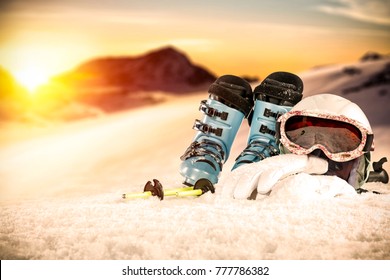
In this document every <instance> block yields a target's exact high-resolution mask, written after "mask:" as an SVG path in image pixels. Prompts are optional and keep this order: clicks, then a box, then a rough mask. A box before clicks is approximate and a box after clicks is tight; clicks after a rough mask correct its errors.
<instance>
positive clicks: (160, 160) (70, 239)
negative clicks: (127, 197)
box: [0, 70, 390, 259]
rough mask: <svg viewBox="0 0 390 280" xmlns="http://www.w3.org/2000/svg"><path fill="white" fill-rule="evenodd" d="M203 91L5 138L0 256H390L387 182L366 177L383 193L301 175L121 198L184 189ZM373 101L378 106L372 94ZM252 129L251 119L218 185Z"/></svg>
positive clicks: (386, 151) (386, 134) (309, 84)
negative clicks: (267, 192)
mask: <svg viewBox="0 0 390 280" xmlns="http://www.w3.org/2000/svg"><path fill="white" fill-rule="evenodd" d="M330 72H331V70H329V72H327V71H325V70H322V71H320V72H317V71H315V72H310V73H303V74H302V77H303V78H304V80H305V81H306V89H308V88H313V89H315V88H316V89H317V90H320V89H319V87H320V86H321V85H323V84H328V82H329V80H328V79H329V77H328V76H327V74H329V73H330ZM365 75H366V74H365ZM322 89H323V90H326V92H331V91H332V88H331V87H330V86H329V87H328V88H322ZM313 91H314V90H313ZM205 97H206V94H205V93H199V94H196V95H192V96H187V97H180V98H174V99H172V100H171V101H169V102H167V103H164V104H159V105H156V106H153V107H147V108H142V109H139V110H133V111H129V112H123V113H120V114H114V115H108V116H105V117H101V118H97V119H93V120H85V121H80V122H77V123H72V124H68V125H64V126H63V127H61V128H60V129H57V130H55V132H52V133H50V134H46V135H42V136H40V137H35V138H33V139H30V140H24V141H19V142H16V143H8V144H3V145H2V146H1V148H0V178H1V179H0V180H1V181H0V183H1V184H0V185H1V187H0V258H1V259H390V186H389V184H386V185H384V184H381V183H370V184H367V185H366V188H368V189H374V190H379V191H382V192H384V193H385V194H384V195H375V194H372V193H366V194H362V195H351V194H349V193H348V192H344V195H341V196H337V197H333V196H330V195H329V192H327V191H326V190H321V191H320V192H317V191H315V189H316V188H315V186H311V185H310V184H308V183H305V182H307V181H309V182H310V180H307V181H306V180H305V179H304V178H303V179H302V178H299V180H301V181H299V180H298V179H297V180H298V181H296V182H295V184H294V185H290V187H289V184H287V183H284V182H281V183H280V184H279V185H278V192H276V195H273V196H270V197H268V198H265V199H262V200H258V201H246V200H245V201H239V200H233V199H228V198H224V197H222V196H221V195H220V194H221V190H222V189H223V183H220V184H218V185H217V192H216V194H210V193H208V194H205V195H203V196H201V197H199V198H183V199H176V198H170V199H166V200H164V201H159V200H158V199H156V198H151V199H148V200H132V201H124V200H122V199H121V194H122V193H124V192H138V191H142V189H143V185H144V184H145V182H146V181H147V180H151V179H153V178H158V179H159V180H160V181H161V182H162V183H163V184H164V187H165V188H169V187H176V186H178V185H180V182H181V180H182V178H181V177H180V175H179V174H178V170H177V169H178V166H179V163H180V160H179V157H180V155H181V154H182V153H183V151H184V150H185V148H186V147H187V146H188V144H189V143H190V141H191V139H192V137H193V135H194V132H193V131H192V130H191V127H192V123H193V120H194V118H199V117H200V113H199V112H198V111H197V108H198V104H199V101H200V100H201V99H203V98H205ZM366 98H367V99H366V100H365V104H366V105H367V106H370V103H371V102H372V96H369V95H368V94H367V95H366ZM363 109H364V108H363ZM374 132H375V133H376V151H375V152H374V156H373V157H374V159H376V160H378V159H379V158H380V157H381V156H387V157H388V159H389V160H390V147H389V144H388V139H390V127H389V126H388V125H386V124H385V123H380V124H378V125H375V126H374ZM247 134H248V127H247V124H246V123H244V125H243V126H242V128H241V130H240V131H239V134H238V136H237V139H236V141H235V143H234V145H233V150H232V152H231V158H230V159H229V161H228V162H227V163H226V165H225V167H224V172H223V175H222V178H221V182H224V181H225V180H228V179H229V169H230V167H231V166H232V165H233V161H234V158H235V157H236V156H237V155H238V154H239V152H240V151H241V150H242V149H243V148H244V147H245V144H246V137H247ZM385 167H387V169H388V170H389V169H390V168H389V163H387V165H385ZM297 182H298V183H297ZM338 187H339V186H337V184H336V185H335V186H334V188H336V189H337V188H338ZM341 192H342V191H341ZM342 193H343V192H342Z"/></svg>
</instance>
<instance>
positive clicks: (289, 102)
mask: <svg viewBox="0 0 390 280" xmlns="http://www.w3.org/2000/svg"><path fill="white" fill-rule="evenodd" d="M302 91H303V82H302V80H301V79H300V78H299V77H298V76H296V75H294V74H291V73H288V72H275V73H272V74H270V75H269V76H268V77H267V78H265V79H264V81H263V82H262V83H261V84H260V85H259V86H257V87H256V88H255V90H254V92H253V95H254V97H255V105H254V110H253V115H251V116H250V117H248V119H249V124H250V126H251V128H250V132H249V137H248V145H247V147H246V148H245V149H244V151H243V152H242V153H241V154H240V155H239V156H238V157H237V159H236V162H235V164H234V166H233V168H232V170H234V169H236V168H237V167H239V166H241V165H243V164H247V163H253V162H258V161H260V160H262V159H264V158H267V157H271V156H274V155H278V154H279V152H280V151H279V147H278V144H277V143H276V139H275V125H276V120H277V119H278V118H279V116H281V115H283V114H284V113H286V112H288V111H290V110H291V108H292V107H293V106H294V105H295V104H297V103H298V102H299V101H300V100H301V99H302Z"/></svg>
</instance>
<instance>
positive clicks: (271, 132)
mask: <svg viewBox="0 0 390 280" xmlns="http://www.w3.org/2000/svg"><path fill="white" fill-rule="evenodd" d="M259 132H261V133H264V134H266V133H268V134H270V135H272V136H275V134H276V132H275V131H274V130H272V129H269V128H268V127H267V126H266V125H263V124H262V125H261V127H260V129H259Z"/></svg>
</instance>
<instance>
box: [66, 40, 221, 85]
mask: <svg viewBox="0 0 390 280" xmlns="http://www.w3.org/2000/svg"><path fill="white" fill-rule="evenodd" d="M65 76H68V78H69V77H72V76H73V77H85V78H82V79H77V80H73V81H72V79H70V83H71V84H73V85H76V86H82V87H83V88H85V87H90V88H91V87H99V86H103V87H107V86H109V87H119V88H123V89H126V91H128V92H134V91H167V92H176V93H180V92H189V91H195V90H199V89H201V88H202V89H204V88H207V87H208V86H209V85H210V84H211V83H212V82H213V81H215V79H216V77H215V76H214V75H213V74H211V73H210V72H209V71H208V70H207V69H205V68H203V67H201V66H199V65H195V64H193V63H192V62H191V61H190V59H189V58H188V57H187V55H186V54H185V53H184V52H181V51H179V50H177V49H176V48H175V47H173V46H165V47H163V48H160V49H156V50H152V51H150V52H148V53H146V54H144V55H140V56H120V57H103V58H96V59H92V60H90V61H88V62H86V63H83V64H81V65H80V66H79V67H77V68H76V70H74V71H73V72H71V73H68V75H65ZM64 80H65V79H64ZM67 80H68V81H69V79H67Z"/></svg>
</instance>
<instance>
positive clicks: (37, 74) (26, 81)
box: [15, 67, 49, 94]
mask: <svg viewBox="0 0 390 280" xmlns="http://www.w3.org/2000/svg"><path fill="white" fill-rule="evenodd" d="M15 77H16V79H17V81H18V82H19V83H20V84H21V85H22V86H24V87H25V88H26V89H27V90H28V91H29V92H30V93H31V94H33V93H35V92H36V90H37V88H38V87H39V86H41V85H44V84H45V83H47V82H48V80H49V76H48V74H47V73H45V72H44V71H43V70H41V69H37V68H33V67H30V68H25V69H23V70H20V71H17V72H16V73H15Z"/></svg>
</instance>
